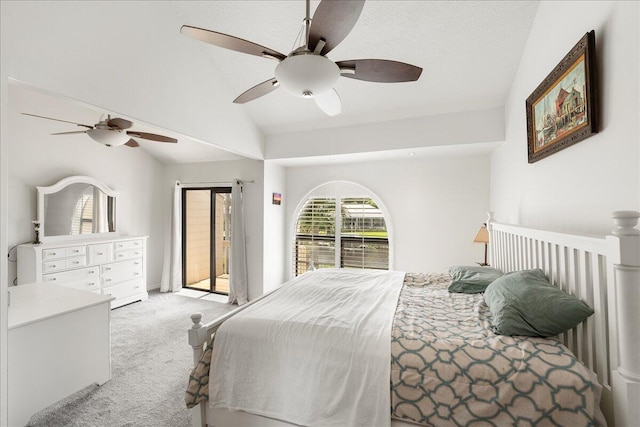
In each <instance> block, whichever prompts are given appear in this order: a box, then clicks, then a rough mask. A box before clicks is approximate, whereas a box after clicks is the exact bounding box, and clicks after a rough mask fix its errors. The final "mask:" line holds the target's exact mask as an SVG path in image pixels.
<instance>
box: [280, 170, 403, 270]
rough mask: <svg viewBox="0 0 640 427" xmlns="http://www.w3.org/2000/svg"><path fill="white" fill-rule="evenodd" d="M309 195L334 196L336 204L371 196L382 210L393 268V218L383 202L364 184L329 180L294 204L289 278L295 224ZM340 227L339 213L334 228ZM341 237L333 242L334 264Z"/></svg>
mask: <svg viewBox="0 0 640 427" xmlns="http://www.w3.org/2000/svg"><path fill="white" fill-rule="evenodd" d="M311 197H327V198H335V199H336V204H337V205H338V204H339V203H340V201H341V200H342V199H343V198H349V197H369V198H371V199H372V200H373V201H374V202H375V203H376V205H378V209H380V211H381V212H382V215H383V217H384V220H385V224H386V226H387V236H388V240H389V270H394V266H395V256H394V254H395V244H394V242H395V239H394V232H393V230H394V227H393V220H392V218H391V215H390V213H389V210H388V209H387V207H386V205H385V204H384V202H383V201H382V200H381V199H380V197H378V195H377V194H375V193H374V192H373V191H371V190H369V189H368V188H367V187H365V186H364V185H361V184H358V183H355V182H351V181H329V182H325V183H323V184H320V185H318V186H316V187H314V188H313V189H312V190H311V191H309V192H308V193H306V194H305V195H304V196H303V197H302V198H301V199H300V200H299V201H298V204H297V205H296V208H295V210H294V212H293V217H292V218H291V223H290V227H289V238H288V240H287V265H288V267H287V269H288V272H289V278H293V277H295V271H294V267H293V248H294V245H295V240H296V226H297V224H298V217H299V216H300V212H301V211H302V209H303V208H304V205H305V203H306V202H307V200H309V198H311ZM341 227H342V217H341V216H340V215H337V216H336V230H340V229H341ZM340 240H341V239H336V243H335V245H336V246H335V251H336V255H335V256H336V263H335V265H340V256H341V255H340V254H341V249H342V248H341V242H340Z"/></svg>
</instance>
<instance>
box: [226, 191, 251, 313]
mask: <svg viewBox="0 0 640 427" xmlns="http://www.w3.org/2000/svg"><path fill="white" fill-rule="evenodd" d="M229 258H230V259H229V303H231V304H238V305H242V304H245V303H246V302H247V301H248V298H247V295H248V285H247V248H246V244H245V239H244V214H243V212H242V181H240V180H239V179H237V178H236V179H234V180H233V185H232V187H231V254H230V257H229Z"/></svg>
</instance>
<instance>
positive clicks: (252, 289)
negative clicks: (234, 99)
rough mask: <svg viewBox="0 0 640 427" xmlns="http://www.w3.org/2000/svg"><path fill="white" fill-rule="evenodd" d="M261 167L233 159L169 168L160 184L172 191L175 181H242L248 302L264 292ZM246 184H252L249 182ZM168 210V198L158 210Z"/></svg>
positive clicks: (251, 161) (259, 163)
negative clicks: (236, 179) (237, 179)
mask: <svg viewBox="0 0 640 427" xmlns="http://www.w3.org/2000/svg"><path fill="white" fill-rule="evenodd" d="M263 165H264V162H263V161H259V160H234V161H227V162H208V163H192V164H183V165H168V166H167V169H166V173H165V177H164V180H163V181H162V182H164V184H160V185H163V186H164V187H166V188H167V189H171V188H172V187H173V183H174V182H175V181H176V180H177V181H180V182H183V183H185V184H186V183H228V184H231V182H232V181H233V179H234V178H239V179H241V180H243V181H244V182H245V185H244V190H243V196H244V197H243V200H244V205H243V208H244V221H245V238H246V243H247V270H248V271H247V274H248V281H249V299H254V298H256V297H258V296H260V295H262V293H263V290H262V282H263V231H264V222H263V214H264V195H263V189H264V181H263ZM247 181H254V182H253V183H249V182H247ZM159 182H160V181H159ZM204 185H206V184H204ZM170 208H171V199H170V198H167V200H166V202H165V203H164V205H163V206H162V208H161V209H162V210H163V211H168V210H169V209H170Z"/></svg>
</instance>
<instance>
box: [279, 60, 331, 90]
mask: <svg viewBox="0 0 640 427" xmlns="http://www.w3.org/2000/svg"><path fill="white" fill-rule="evenodd" d="M275 77H276V80H278V83H279V84H280V85H281V86H282V88H284V90H286V91H287V92H289V93H291V94H292V95H295V96H298V97H303V98H310V97H312V96H313V95H319V94H321V93H324V92H327V91H329V90H331V89H332V88H333V86H334V85H335V84H336V82H337V81H338V79H339V78H340V68H339V67H338V66H337V65H336V64H335V62H333V61H331V60H330V59H328V58H326V57H324V56H320V55H314V54H312V53H310V52H309V53H304V54H299V55H293V56H289V57H287V58H286V59H284V60H283V61H282V62H280V63H279V64H278V65H277V66H276V69H275Z"/></svg>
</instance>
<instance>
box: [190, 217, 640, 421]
mask: <svg viewBox="0 0 640 427" xmlns="http://www.w3.org/2000/svg"><path fill="white" fill-rule="evenodd" d="M639 217H640V214H639V213H638V212H632V211H619V212H615V213H614V214H613V219H614V230H613V232H612V235H610V236H607V237H605V238H597V237H588V236H576V235H568V234H562V233H555V232H548V231H541V230H532V229H526V228H522V227H517V226H512V225H505V224H499V223H496V222H495V221H493V217H492V216H491V215H490V217H489V221H488V228H489V233H490V246H489V247H490V264H491V265H492V266H493V267H494V268H496V269H498V270H500V271H501V272H502V273H512V272H516V273H512V274H511V275H508V274H505V277H506V276H509V277H511V276H513V275H518V274H520V273H521V272H523V271H524V272H525V273H526V272H529V271H538V272H539V273H540V274H542V276H543V277H545V278H548V280H549V281H550V282H551V283H552V284H553V286H555V287H557V288H558V289H562V290H563V291H564V292H565V293H566V294H567V295H573V296H575V297H577V298H574V299H577V300H579V301H582V302H581V303H582V304H583V303H586V304H587V305H588V306H589V307H592V308H593V315H591V316H588V317H587V318H586V320H585V321H583V322H580V323H579V324H577V325H576V326H575V327H573V328H570V329H568V330H566V332H563V333H561V334H559V335H557V336H554V337H551V338H538V337H522V336H519V335H516V336H510V335H501V334H498V333H495V332H496V330H495V329H496V325H497V324H498V317H499V316H496V315H495V314H492V309H494V306H493V305H492V307H491V308H490V307H489V305H488V303H487V301H489V304H491V301H490V298H489V297H488V295H489V294H490V291H489V290H487V291H486V292H485V294H486V295H485V294H482V293H479V294H477V293H476V294H458V293H451V292H448V287H449V286H450V283H451V275H449V274H442V273H435V274H433V273H432V274H424V273H407V274H404V273H402V274H398V272H377V273H374V274H373V276H374V281H373V282H368V281H367V280H368V279H366V280H365V278H364V276H369V274H367V273H364V272H346V273H347V274H346V276H345V277H343V278H342V279H340V278H337V277H336V276H334V274H337V275H338V276H341V275H343V274H344V273H345V272H344V271H337V272H329V271H319V272H318V273H315V272H314V273H313V274H311V275H307V274H305V275H303V276H300V277H298V278H296V279H294V280H292V281H291V282H288V283H287V284H285V285H283V286H281V287H280V288H278V289H277V290H276V291H274V292H272V293H270V294H267V295H264V296H262V297H261V298H258V299H256V300H254V301H251V302H250V303H249V304H246V305H244V306H241V307H240V308H238V309H236V310H235V311H233V312H231V313H229V314H228V315H226V316H224V317H222V318H219V319H215V320H213V321H211V322H209V323H207V324H202V322H201V321H202V316H201V315H200V314H198V313H196V314H194V315H192V322H193V325H192V328H191V329H190V330H189V343H190V344H191V346H192V347H193V350H194V365H195V366H194V371H193V372H192V375H191V378H190V386H189V389H188V392H187V401H188V403H190V404H191V405H196V404H197V405H196V406H195V407H194V409H193V420H194V425H207V424H208V425H213V426H216V427H223V426H238V425H241V426H289V425H322V426H325V425H326V426H329V425H363V426H365V425H368V426H371V425H376V426H378V425H379V426H388V425H391V426H408V425H435V426H441V425H442V426H446V425H469V424H472V423H473V422H476V421H482V422H483V424H482V425H520V424H526V423H529V424H531V425H599V424H600V425H601V424H605V423H606V424H607V425H609V426H612V425H617V426H624V425H631V424H632V422H631V420H636V419H639V418H640V412H639V409H638V406H639V405H634V404H633V403H635V402H638V401H639V400H640V362H639V359H640V358H638V357H637V354H640V344H639V342H640V336H639V335H638V328H637V325H638V313H637V307H638V303H639V302H640V285H639V283H640V236H639V232H638V230H636V229H635V228H634V227H635V225H636V224H637V222H638V218H639ZM526 274H529V273H526ZM311 276H314V277H311ZM361 278H362V280H361ZM332 282H333V283H338V285H337V286H338V290H335V289H332V288H330V286H331V283H332ZM497 282H498V281H496V283H497ZM350 283H355V285H354V286H351V285H350ZM493 285H494V284H493V283H492V285H491V286H492V288H493V287H494V286H493ZM301 289H311V293H312V294H315V296H313V297H309V296H308V295H302V294H299V292H301ZM507 290H508V289H507ZM336 295H339V298H337V299H335V297H336ZM332 296H333V298H334V299H333V300H332V299H331V297H332ZM316 297H317V299H314V298H316ZM363 298H365V299H367V298H368V299H369V300H370V303H371V304H369V302H367V303H366V304H364V303H359V304H356V306H361V307H359V308H353V306H346V302H345V301H348V300H353V301H359V302H361V301H362V299H363ZM572 298H573V297H572ZM302 300H308V301H311V304H310V305H309V306H308V307H307V308H306V309H303V310H298V311H297V312H295V313H291V312H285V311H284V309H285V307H287V306H298V307H299V306H300V304H302V303H301V301H302ZM485 300H487V301H485ZM336 307H337V309H335V308H336ZM494 311H495V310H494ZM274 313H276V314H277V315H275V316H273V314H274ZM389 313H390V314H389ZM634 322H635V324H634ZM309 323H313V324H314V325H315V326H314V327H313V328H312V327H310V326H309ZM348 324H350V325H348ZM354 328H355V329H354ZM329 331H330V332H331V333H329ZM249 332H251V334H249ZM294 333H298V335H294ZM243 340H244V341H243ZM232 361H234V362H236V363H235V364H234V363H232ZM283 385H284V386H283Z"/></svg>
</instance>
